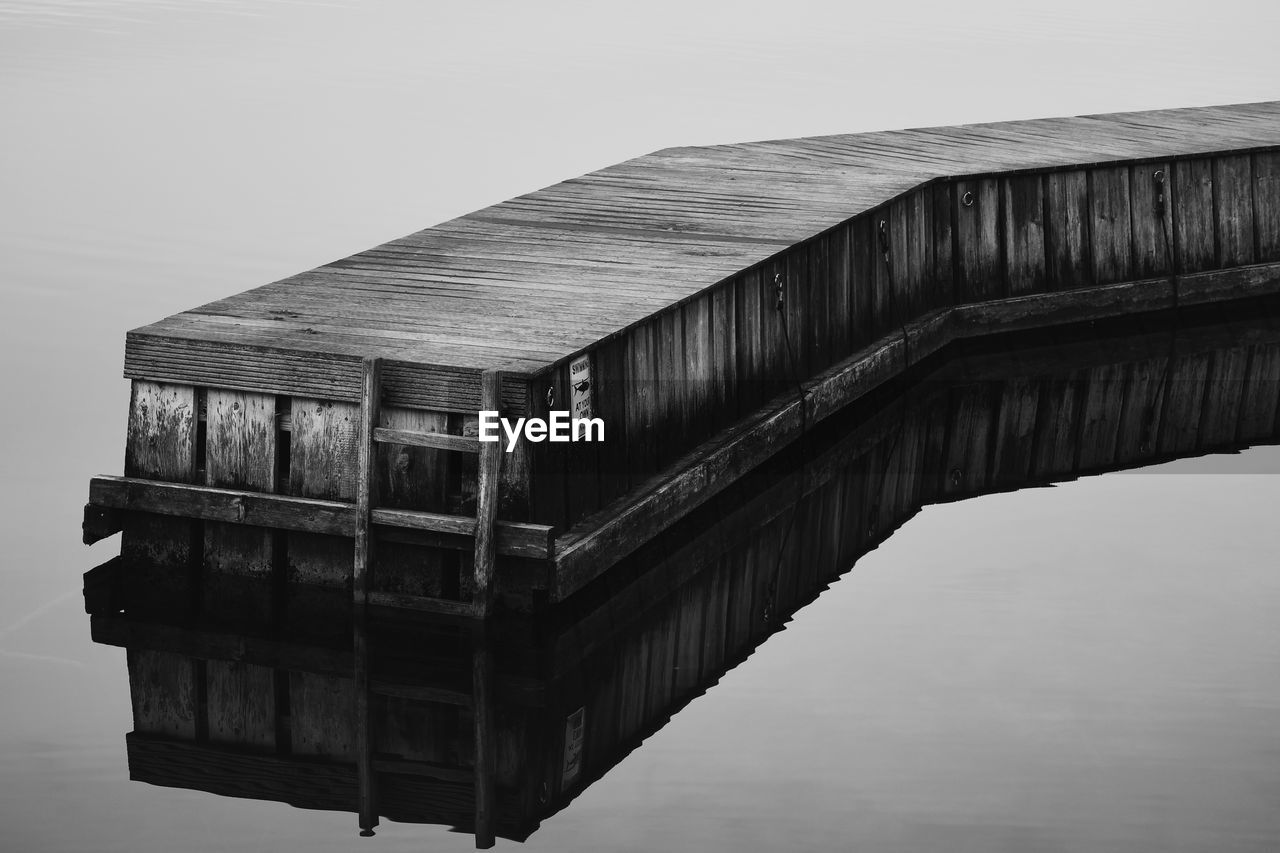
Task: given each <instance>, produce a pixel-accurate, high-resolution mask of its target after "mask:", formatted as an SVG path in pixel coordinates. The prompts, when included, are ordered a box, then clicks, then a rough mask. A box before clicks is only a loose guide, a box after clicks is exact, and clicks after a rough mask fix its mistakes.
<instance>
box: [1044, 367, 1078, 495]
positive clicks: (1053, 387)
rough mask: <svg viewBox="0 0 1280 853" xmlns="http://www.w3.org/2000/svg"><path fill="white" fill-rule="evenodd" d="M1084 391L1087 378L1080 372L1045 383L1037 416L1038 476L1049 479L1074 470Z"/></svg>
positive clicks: (1062, 475)
mask: <svg viewBox="0 0 1280 853" xmlns="http://www.w3.org/2000/svg"><path fill="white" fill-rule="evenodd" d="M1083 391H1084V381H1083V377H1082V376H1080V375H1075V376H1072V377H1070V378H1062V379H1059V378H1054V379H1050V380H1048V381H1046V382H1045V383H1044V384H1043V389H1042V390H1041V393H1040V404H1039V406H1040V414H1039V417H1038V418H1037V419H1036V459H1035V464H1034V465H1033V470H1034V471H1035V474H1036V476H1037V477H1042V478H1046V479H1048V478H1057V477H1067V476H1072V475H1073V474H1074V473H1075V465H1076V448H1077V446H1078V444H1077V440H1076V437H1077V435H1078V434H1079V433H1078V427H1079V413H1080V405H1079V404H1080V397H1081V394H1082V393H1083Z"/></svg>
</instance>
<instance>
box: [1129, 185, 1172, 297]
mask: <svg viewBox="0 0 1280 853" xmlns="http://www.w3.org/2000/svg"><path fill="white" fill-rule="evenodd" d="M1157 174H1159V177H1158V178H1157V177H1156V175H1157ZM1169 175H1170V169H1169V164H1168V163H1143V164H1141V165H1137V166H1133V167H1132V168H1131V169H1130V170H1129V192H1130V194H1131V197H1132V205H1131V207H1130V215H1131V217H1132V222H1133V277H1134V278H1139V279H1141V278H1154V277H1155V276H1163V275H1168V274H1169V272H1170V271H1171V270H1172V269H1173V205H1172V204H1171V203H1170V186H1171V180H1170V177H1169Z"/></svg>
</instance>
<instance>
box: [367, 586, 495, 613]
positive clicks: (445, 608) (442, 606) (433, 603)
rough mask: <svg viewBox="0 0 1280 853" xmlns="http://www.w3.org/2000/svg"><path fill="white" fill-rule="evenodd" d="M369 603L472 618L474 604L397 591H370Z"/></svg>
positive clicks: (474, 611) (474, 609) (474, 610)
mask: <svg viewBox="0 0 1280 853" xmlns="http://www.w3.org/2000/svg"><path fill="white" fill-rule="evenodd" d="M369 604H371V605H375V606H378V607H394V608H397V609H399V610H417V611H420V612H422V613H435V614H438V615H441V616H459V617H463V618H466V619H473V618H475V617H476V616H478V615H479V614H477V613H476V608H475V605H474V604H472V603H471V602H470V601H452V600H450V599H447V598H428V597H426V596H422V595H405V594H403V593H399V592H371V593H369Z"/></svg>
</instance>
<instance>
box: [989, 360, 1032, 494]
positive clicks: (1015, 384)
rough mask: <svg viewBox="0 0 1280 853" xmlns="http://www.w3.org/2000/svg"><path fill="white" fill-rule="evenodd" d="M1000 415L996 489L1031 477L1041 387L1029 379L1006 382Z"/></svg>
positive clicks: (994, 459)
mask: <svg viewBox="0 0 1280 853" xmlns="http://www.w3.org/2000/svg"><path fill="white" fill-rule="evenodd" d="M1000 390H1001V394H1000V409H999V413H998V414H997V415H996V446H995V449H994V450H993V451H992V454H993V455H992V460H991V479H992V485H993V486H996V487H1000V486H1009V485H1017V484H1020V483H1025V482H1026V481H1027V479H1028V478H1029V477H1030V475H1031V464H1032V451H1033V449H1034V446H1035V432H1036V414H1037V412H1038V410H1039V402H1040V386H1039V383H1037V382H1036V381H1034V380H1032V379H1029V378H1018V379H1014V380H1010V381H1008V382H1005V383H1003V387H1002V388H1001V389H1000Z"/></svg>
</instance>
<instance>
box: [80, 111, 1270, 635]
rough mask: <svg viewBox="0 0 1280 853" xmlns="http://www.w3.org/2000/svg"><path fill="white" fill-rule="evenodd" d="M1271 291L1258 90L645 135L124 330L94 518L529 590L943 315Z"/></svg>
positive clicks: (393, 595) (588, 559)
mask: <svg viewBox="0 0 1280 853" xmlns="http://www.w3.org/2000/svg"><path fill="white" fill-rule="evenodd" d="M1277 291H1280V104H1278V103H1263V104H1249V105H1237V106H1229V107H1210V108H1198V109H1188V110H1168V111H1158V112H1144V113H1125V114H1113V115H1100V116H1084V117H1076V118H1063V119H1045V120H1036V121H1024V122H1006V123H1000V124H989V125H972V126H965V127H953V128H930V129H920V130H903V131H894V132H886V133H871V134H858V135H848V136H829V137H818V138H810V139H793V140H780V141H772V142H759V143H746V144H739V145H721V146H708V147H698V148H676V149H668V150H664V151H659V152H656V153H654V154H650V155H647V156H644V157H640V158H637V159H635V160H631V161H628V162H626V163H622V164H619V165H617V166H613V167H610V168H607V169H602V170H600V171H598V172H593V173H591V174H589V175H585V176H583V177H580V178H576V179H573V180H570V181H566V182H564V183H562V184H558V185H556V186H553V187H549V188H547V189H544V190H540V191H538V192H535V193H531V194H529V195H526V196H521V197H519V198H516V199H512V200H510V201H507V202H503V203H502V204H499V205H495V206H494V207H491V208H487V209H485V210H482V211H478V212H476V213H473V214H469V215H467V216H464V217H461V218H459V219H457V220H454V221H451V222H447V223H444V224H442V225H439V226H436V227H434V228H429V229H427V230H425V231H421V232H418V233H416V234H412V235H408V236H406V237H403V238H401V239H399V240H393V241H391V242H389V243H386V244H384V245H382V246H379V247H377V248H374V249H371V250H368V251H366V252H361V253H358V254H356V255H353V256H351V257H349V258H344V259H341V260H338V261H335V262H333V263H331V264H328V265H325V266H323V267H320V268H318V269H316V270H312V271H310V272H307V273H303V274H301V275H297V276H294V277H291V278H288V279H285V280H283V281H280V282H276V283H274V284H269V285H266V286H265V287H261V288H258V289H255V290H251V291H248V292H246V293H242V294H239V295H236V296H232V297H230V298H227V299H224V300H220V301H218V302H214V303H211V304H209V305H205V306H202V307H200V308H197V309H194V310H192V311H187V312H183V313H181V314H178V315H175V316H173V317H170V318H168V319H165V320H162V321H160V322H158V323H155V324H152V325H150V326H147V327H144V328H142V329H137V330H135V331H133V332H131V333H130V334H129V336H128V339H127V343H126V358H125V374H126V376H128V377H129V378H131V379H133V380H134V392H133V393H134V401H133V405H132V406H131V422H130V438H129V448H130V449H129V451H128V453H127V454H126V471H125V474H126V477H125V478H98V479H97V480H95V481H94V484H93V486H92V488H91V491H92V494H91V507H90V509H89V511H88V516H87V520H86V523H87V527H86V535H87V537H88V538H94V537H97V536H100V535H102V534H105V533H107V532H112V531H114V530H116V529H120V528H124V529H125V534H126V537H125V544H124V549H125V550H126V552H128V551H130V549H131V548H132V547H133V546H131V544H130V542H131V541H133V540H134V539H136V538H137V537H134V536H133V534H131V533H130V531H129V529H128V524H126V522H125V521H124V520H122V517H121V516H120V515H119V514H120V513H126V514H131V515H130V516H129V517H130V518H132V519H133V521H132V522H129V523H132V524H135V525H140V526H141V525H145V526H146V537H145V539H146V541H147V542H148V543H149V544H148V545H147V547H146V549H145V551H146V553H145V554H141V555H139V556H143V557H145V558H146V559H147V560H150V561H151V562H152V563H157V564H160V565H164V564H169V563H172V564H182V565H185V564H186V563H187V562H195V563H199V564H201V565H204V566H206V567H208V568H209V570H210V571H214V572H217V571H220V570H221V569H220V567H221V566H224V565H225V566H231V565H236V566H243V565H248V566H249V567H250V568H249V569H248V570H247V571H248V574H250V575H253V576H256V577H267V576H269V575H271V573H272V572H280V571H287V572H290V573H295V574H298V575H300V576H306V577H311V578H313V579H315V580H316V582H317V583H320V584H322V585H324V584H327V585H330V586H336V587H341V588H348V589H350V588H353V584H354V594H355V595H356V598H357V600H363V598H364V596H366V595H369V596H374V597H375V598H378V600H381V601H383V602H389V601H393V600H394V601H399V602H401V603H404V604H410V603H412V602H413V601H418V602H419V603H421V602H423V601H427V600H430V601H434V602H435V603H434V604H432V605H431V606H432V607H435V608H436V609H444V610H448V609H450V608H451V607H452V605H449V604H447V603H442V602H451V601H452V602H459V601H461V602H473V603H477V604H483V602H482V600H487V588H488V586H489V585H490V584H495V585H496V588H497V589H498V591H499V592H502V591H503V590H505V592H506V594H508V595H514V596H516V597H519V596H525V598H526V599H527V601H528V602H532V603H533V604H535V605H536V604H537V602H539V601H545V600H547V599H551V600H559V599H562V598H564V597H567V596H568V595H570V594H572V592H573V591H574V590H576V589H578V588H579V587H581V586H582V585H583V584H585V583H587V582H589V580H590V579H591V578H592V577H593V576H594V573H596V572H598V571H599V570H600V567H602V566H607V565H608V564H610V563H611V562H613V561H616V560H618V559H620V558H622V557H624V556H625V555H626V554H628V553H630V552H632V551H634V550H635V549H636V548H637V547H640V546H641V545H642V544H643V543H644V542H645V541H647V540H648V539H650V538H652V537H653V536H654V535H656V534H657V533H658V532H661V531H662V530H664V529H666V528H668V527H669V526H670V525H672V524H675V523H676V522H678V521H679V519H681V518H683V517H684V516H685V515H687V514H688V513H689V512H691V511H692V510H693V509H695V508H696V507H697V506H699V505H701V504H702V503H704V502H705V501H707V500H709V499H710V498H711V497H712V496H714V495H715V494H716V493H717V492H718V491H719V490H721V489H723V488H724V487H725V486H727V485H728V484H729V483H730V482H732V481H733V480H735V479H736V478H738V477H740V476H742V475H743V474H745V473H747V472H748V471H750V470H751V469H752V468H753V467H755V466H757V465H759V464H760V463H761V462H762V461H764V460H766V459H768V458H769V457H770V456H771V455H773V454H774V453H776V452H777V450H778V449H779V448H781V447H783V446H784V445H785V444H787V443H788V442H789V441H791V440H792V439H794V438H795V437H796V436H798V435H800V434H802V433H803V432H805V431H806V430H808V429H811V428H813V427H814V426H815V425H816V424H817V423H819V422H820V421H821V420H822V419H824V418H825V417H827V416H829V415H830V414H832V413H834V412H836V411H838V410H839V409H841V408H843V407H844V406H846V405H848V404H849V403H850V402H852V401H854V400H857V399H858V398H859V397H860V396H862V395H863V394H865V393H866V392H867V391H869V390H870V389H872V388H874V387H876V386H877V385H879V384H881V383H883V382H884V381H886V380H887V379H890V378H892V377H894V376H897V375H899V374H901V373H902V372H903V371H904V370H906V369H907V368H908V367H910V366H911V365H912V364H915V363H917V362H919V361H920V360H921V359H923V358H925V357H927V356H929V355H930V354H932V353H935V352H937V351H938V350H940V349H942V348H943V347H945V346H947V345H948V344H949V343H951V342H953V341H955V340H958V339H961V338H969V337H975V336H982V335H987V334H991V333H996V332H1005V331H1010V330H1016V329H1028V328H1036V327H1044V326H1054V325H1060V324H1065V323H1073V322H1079V321H1084V320H1094V319H1099V318H1103V317H1111V316H1117V315H1130V314H1140V313H1144V312H1150V311H1157V310H1162V309H1168V308H1174V307H1181V306H1188V305H1192V304H1202V303H1206V302H1214V301H1221V300H1231V299H1239V298H1246V297H1255V296H1264V295H1267V294H1271V293H1275V292H1277ZM481 408H493V409H498V410H501V411H502V412H503V413H504V415H508V416H511V417H536V418H547V417H549V415H550V414H551V413H552V412H554V411H566V410H570V409H572V410H574V411H588V410H589V411H591V412H592V413H594V414H595V415H596V416H598V417H600V418H602V419H603V421H604V423H605V440H604V441H603V442H593V443H581V442H580V443H569V444H559V443H556V444H553V443H549V442H538V443H535V442H530V441H528V440H521V441H519V442H518V443H517V445H516V446H515V448H514V450H513V452H511V453H493V454H489V453H483V452H480V446H479V444H478V443H477V442H476V438H475V437H476V432H477V411H478V410H479V409H481ZM161 484H164V485H161ZM174 508H178V509H174ZM175 516H182V517H183V518H185V519H196V522H195V523H197V524H198V525H199V528H198V529H196V528H192V527H191V523H192V522H190V521H184V520H175V518H174V517H175ZM139 529H142V528H141V527H139ZM280 530H287V531H291V532H290V533H289V534H288V536H287V537H282V536H281V535H279V531H280ZM166 531H167V533H166ZM161 533H165V534H166V535H167V536H169V541H170V543H171V544H170V546H167V547H157V546H156V545H155V543H156V542H157V541H160V540H158V539H157V536H159V534H161ZM325 537H336V538H340V539H343V540H349V542H351V543H354V544H353V545H350V546H349V547H350V548H351V551H350V556H349V557H347V556H343V557H341V558H335V557H334V556H333V552H332V551H330V550H326V549H323V548H321V547H320V546H319V544H318V543H320V542H322V541H327V540H326V539H325ZM161 538H163V537H161ZM286 540H287V541H286ZM134 550H136V549H134ZM246 556H248V557H250V558H251V559H249V560H248V563H247V564H246V563H245V561H244V560H243V559H242V558H244V557H246ZM353 566H354V568H353ZM240 573H241V574H243V572H240ZM366 587H367V588H366ZM467 606H468V607H469V606H471V604H468V605H467ZM454 609H458V608H454Z"/></svg>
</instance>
